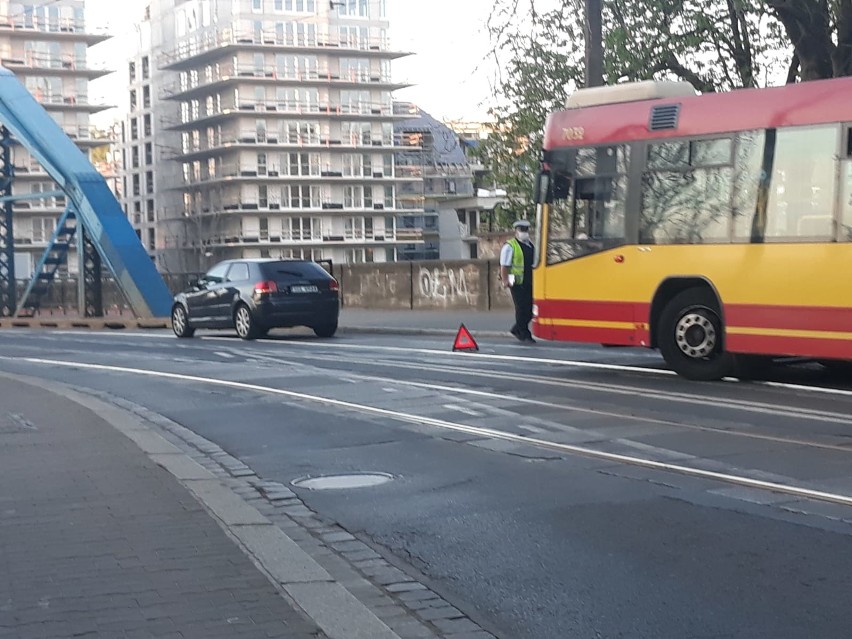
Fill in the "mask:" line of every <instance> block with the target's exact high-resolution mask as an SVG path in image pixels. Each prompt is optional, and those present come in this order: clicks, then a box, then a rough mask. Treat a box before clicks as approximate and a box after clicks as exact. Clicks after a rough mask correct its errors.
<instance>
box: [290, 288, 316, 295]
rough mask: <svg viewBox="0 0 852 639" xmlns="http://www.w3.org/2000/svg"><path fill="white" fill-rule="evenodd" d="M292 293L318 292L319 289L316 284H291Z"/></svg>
mask: <svg viewBox="0 0 852 639" xmlns="http://www.w3.org/2000/svg"><path fill="white" fill-rule="evenodd" d="M290 292H291V293H318V292H319V289H318V288H317V287H316V286H291V287H290Z"/></svg>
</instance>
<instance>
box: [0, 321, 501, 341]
mask: <svg viewBox="0 0 852 639" xmlns="http://www.w3.org/2000/svg"><path fill="white" fill-rule="evenodd" d="M4 328H32V329H72V328H87V329H91V330H93V331H102V330H122V329H124V330H126V329H141V330H146V331H156V330H165V329H169V328H170V324H169V322H168V321H167V320H123V319H102V318H101V319H62V318H56V319H26V318H23V319H21V318H15V319H8V318H0V329H4ZM337 332H338V333H349V334H352V335H357V334H362V335H437V336H449V337H455V335H456V333H458V329H457V328H430V327H415V328H408V327H397V326H340V327H339V328H338V329H337ZM470 332H471V334H472V335H473V336H474V337H488V338H494V337H497V338H503V337H510V335H509V331H508V330H506V331H494V330H484V331H478V330H475V329H470Z"/></svg>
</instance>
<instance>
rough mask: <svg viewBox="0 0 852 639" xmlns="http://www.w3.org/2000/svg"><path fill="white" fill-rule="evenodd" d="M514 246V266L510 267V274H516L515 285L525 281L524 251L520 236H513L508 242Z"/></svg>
mask: <svg viewBox="0 0 852 639" xmlns="http://www.w3.org/2000/svg"><path fill="white" fill-rule="evenodd" d="M507 244H508V245H509V246H511V247H512V266H510V267H509V275H514V276H515V285H516V286H519V285H521V284H523V283H524V251H523V249H521V243H520V242H519V241H518V238H516V237H513V238H512V239H511V240H509V241H508V242H507Z"/></svg>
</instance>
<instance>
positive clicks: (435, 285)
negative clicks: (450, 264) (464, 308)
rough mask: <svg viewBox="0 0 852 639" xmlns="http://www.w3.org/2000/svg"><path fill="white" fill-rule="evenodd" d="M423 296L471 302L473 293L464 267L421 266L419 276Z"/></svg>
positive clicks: (441, 299) (438, 299) (433, 298)
mask: <svg viewBox="0 0 852 639" xmlns="http://www.w3.org/2000/svg"><path fill="white" fill-rule="evenodd" d="M417 281H418V283H419V285H420V295H421V297H423V298H425V299H429V300H434V301H441V302H461V301H464V302H466V303H468V304H470V303H471V294H470V290H469V288H468V285H467V277H466V275H465V271H464V269H463V268H447V267H435V268H426V267H424V266H421V267H420V272H419V274H418V276H417Z"/></svg>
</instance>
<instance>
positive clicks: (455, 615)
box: [417, 605, 464, 621]
mask: <svg viewBox="0 0 852 639" xmlns="http://www.w3.org/2000/svg"><path fill="white" fill-rule="evenodd" d="M417 614H418V616H419V617H420V618H421V619H425V620H426V621H436V620H438V619H459V618H461V617H464V614H463V613H462V612H461V611H460V610H458V609H456V608H453V607H452V606H450V605H446V606H441V607H440V608H427V609H426V610H421V611H420V612H418V613H417Z"/></svg>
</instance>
